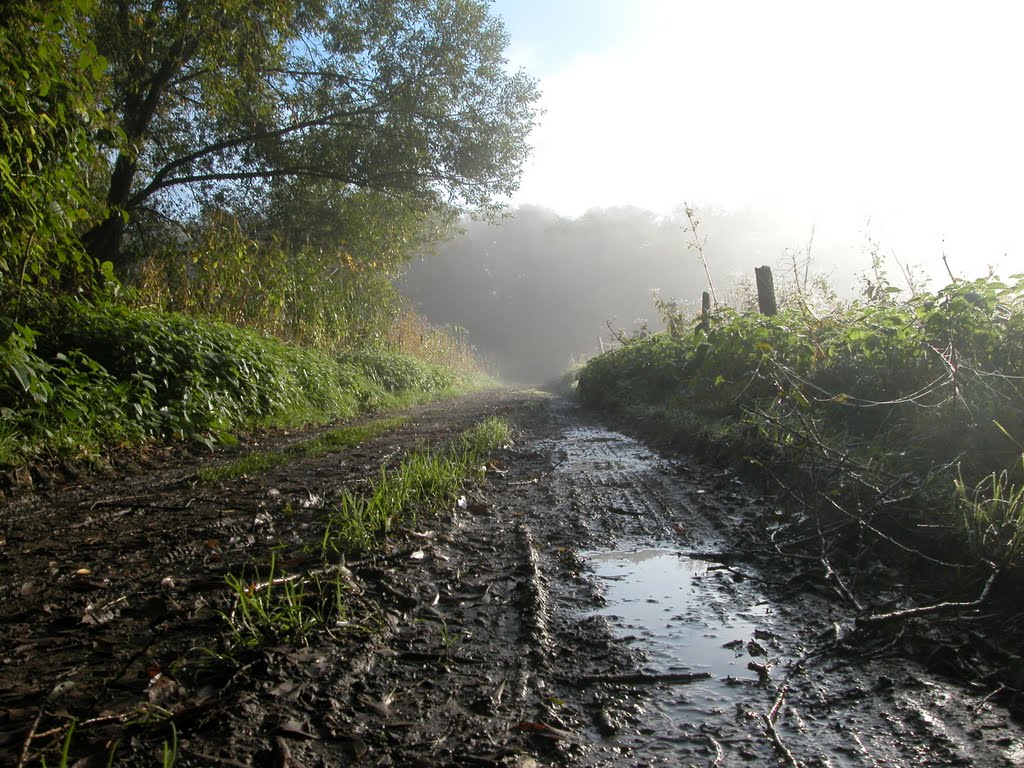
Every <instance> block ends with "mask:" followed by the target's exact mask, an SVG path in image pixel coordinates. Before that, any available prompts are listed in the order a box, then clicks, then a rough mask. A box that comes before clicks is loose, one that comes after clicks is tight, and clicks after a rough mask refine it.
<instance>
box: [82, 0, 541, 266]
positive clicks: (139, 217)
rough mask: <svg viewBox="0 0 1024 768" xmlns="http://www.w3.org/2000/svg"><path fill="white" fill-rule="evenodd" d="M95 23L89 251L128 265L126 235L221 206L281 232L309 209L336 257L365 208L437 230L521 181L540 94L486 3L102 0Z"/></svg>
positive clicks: (310, 235) (315, 230) (311, 233)
mask: <svg viewBox="0 0 1024 768" xmlns="http://www.w3.org/2000/svg"><path fill="white" fill-rule="evenodd" d="M91 23H92V30H93V40H94V41H95V45H96V47H97V49H98V51H99V53H100V54H101V55H103V56H104V57H106V60H107V61H108V62H109V67H108V75H109V81H108V89H107V91H106V95H105V102H106V103H105V105H104V106H105V107H106V109H107V110H108V111H109V112H110V113H111V114H112V115H114V116H115V117H116V121H117V123H118V126H119V132H117V133H111V134H110V135H111V136H116V137H117V140H116V141H114V142H112V143H111V147H110V154H109V159H110V162H109V180H108V182H109V183H108V184H107V190H106V203H107V205H108V209H109V214H108V216H107V217H106V218H105V219H104V220H103V221H102V222H101V223H100V224H98V225H97V226H95V227H93V228H92V229H91V230H90V231H89V232H87V233H86V235H85V237H84V241H85V243H86V244H87V246H88V248H89V250H90V252H91V253H92V254H93V255H94V256H96V257H98V258H101V259H109V260H111V261H113V262H114V263H115V265H117V266H118V267H119V268H121V269H124V268H125V267H127V266H128V265H129V264H130V262H131V258H132V247H131V242H132V241H131V240H129V241H127V242H126V240H125V235H126V234H128V235H131V236H134V237H136V238H138V237H139V236H140V235H142V234H144V233H145V232H146V230H147V228H149V229H150V231H152V228H153V227H154V226H156V227H158V228H159V230H160V231H161V232H163V233H166V232H167V231H168V229H167V226H168V223H171V224H174V223H176V224H182V223H186V222H189V221H194V220H196V219H197V218H199V217H201V216H202V215H203V214H204V213H206V212H208V211H210V210H217V211H221V212H228V213H231V214H233V215H237V216H244V217H246V218H247V219H248V220H249V221H251V222H258V223H260V224H262V226H264V227H266V228H268V229H269V228H270V224H271V223H272V222H274V221H275V220H277V221H280V219H281V211H280V207H281V206H282V205H284V206H288V205H292V206H293V209H294V205H293V203H294V201H295V200H297V199H301V200H302V201H303V209H304V210H305V211H306V219H316V213H315V212H317V211H320V212H322V216H321V223H320V224H319V225H318V226H311V227H309V229H308V231H307V232H306V233H305V234H306V238H305V240H306V244H307V245H309V244H318V243H315V242H312V241H313V240H314V239H316V238H323V240H322V243H323V244H325V245H329V246H330V247H336V246H337V243H338V240H339V238H340V237H342V236H343V233H342V232H340V231H339V228H343V226H344V222H343V221H342V219H340V218H338V217H336V216H335V214H336V213H337V211H338V210H339V209H340V208H344V207H346V206H347V207H348V208H349V209H351V207H352V205H353V203H352V200H353V199H359V200H362V201H365V200H366V199H367V197H366V196H367V195H370V196H371V198H373V199H376V200H377V201H378V202H380V203H382V204H383V203H384V202H385V201H386V202H387V204H388V206H391V207H392V208H394V207H396V206H397V207H399V208H401V209H402V210H404V211H407V212H410V213H411V215H414V216H416V217H417V218H418V219H419V220H425V219H426V218H428V217H429V216H430V215H433V214H435V213H436V212H438V211H448V212H451V211H453V210H459V209H465V208H474V209H480V208H484V209H486V208H488V207H489V206H492V205H493V204H494V203H495V201H496V200H497V199H500V197H501V196H503V195H507V194H509V193H511V192H512V191H514V190H515V188H516V186H517V183H518V177H519V172H520V168H521V165H522V162H523V160H524V159H525V157H526V154H527V152H528V146H527V142H526V139H527V135H528V133H529V131H530V129H531V127H532V124H533V121H534V118H535V116H536V114H537V108H536V101H537V98H538V91H537V88H536V84H535V83H534V81H533V80H532V79H531V78H529V77H528V76H527V75H526V74H525V73H523V72H510V71H509V70H508V68H507V66H506V61H505V59H504V57H503V51H504V48H505V46H506V45H507V42H508V40H507V36H506V34H505V32H504V29H503V26H502V24H501V22H500V20H499V19H497V18H494V17H492V16H491V15H490V14H489V6H488V2H486V0H219V2H217V3H210V2H207V1H206V0H195V1H194V2H193V0H178V2H173V3H172V2H167V1H166V0H98V1H97V2H96V5H95V8H94V11H93V13H92V15H91ZM332 216H335V218H334V219H332V218H331V217H332ZM335 221H337V222H340V223H338V224H334V223H333V222H335Z"/></svg>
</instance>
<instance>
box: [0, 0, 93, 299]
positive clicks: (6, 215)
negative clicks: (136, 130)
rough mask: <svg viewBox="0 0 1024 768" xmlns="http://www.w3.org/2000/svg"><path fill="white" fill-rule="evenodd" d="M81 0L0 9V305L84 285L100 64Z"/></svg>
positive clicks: (28, 0) (16, 2)
mask: <svg viewBox="0 0 1024 768" xmlns="http://www.w3.org/2000/svg"><path fill="white" fill-rule="evenodd" d="M89 5H91V4H90V3H86V2H69V1H68V0H64V1H63V2H46V3H43V2H38V1H37V0H13V2H12V3H9V4H7V6H6V7H5V9H4V10H3V11H2V12H0V22H2V23H0V103H2V104H3V110H0V188H2V190H3V194H0V303H2V304H3V305H5V307H6V308H7V311H10V312H17V311H18V310H19V309H20V307H21V305H22V304H23V302H24V301H25V300H26V294H27V293H31V292H35V291H44V292H47V293H52V291H53V290H54V289H55V288H64V289H67V288H68V287H69V286H70V285H74V284H75V283H79V284H82V283H85V284H88V282H89V280H90V278H91V274H92V265H91V263H90V262H89V260H88V259H87V257H86V256H85V254H84V253H82V251H81V249H80V248H79V246H78V241H77V238H76V236H75V229H74V228H75V227H76V226H78V225H80V224H81V223H82V222H84V221H88V220H89V218H90V217H93V216H96V215H98V214H99V211H100V209H99V206H98V205H97V204H96V199H95V197H94V195H93V193H92V191H91V190H90V189H89V185H88V177H87V175H86V174H85V173H83V170H84V169H86V168H90V167H93V166H95V164H96V163H97V162H98V161H99V154H98V147H97V146H96V145H95V143H94V141H93V132H94V131H95V130H96V129H97V128H98V127H100V126H102V124H103V115H102V114H101V112H100V110H99V108H98V106H97V102H96V100H95V98H94V86H95V81H96V78H97V77H98V76H99V75H101V74H102V70H103V69H104V67H105V62H104V61H103V60H102V59H101V58H100V57H98V56H97V55H96V51H95V47H94V46H93V45H92V44H91V43H90V42H88V41H87V40H86V39H85V36H84V35H85V26H84V16H83V14H84V11H83V8H86V7H88V6H89Z"/></svg>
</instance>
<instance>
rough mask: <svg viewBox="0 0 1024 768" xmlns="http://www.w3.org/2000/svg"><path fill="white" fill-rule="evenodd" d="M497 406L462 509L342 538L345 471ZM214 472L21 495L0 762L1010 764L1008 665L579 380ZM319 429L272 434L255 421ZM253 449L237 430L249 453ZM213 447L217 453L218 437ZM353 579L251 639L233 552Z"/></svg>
mask: <svg viewBox="0 0 1024 768" xmlns="http://www.w3.org/2000/svg"><path fill="white" fill-rule="evenodd" d="M489 415H502V416H505V417H506V418H508V419H509V420H510V421H511V422H512V423H513V424H515V425H516V426H517V434H516V438H515V440H514V443H513V444H512V445H510V446H508V447H506V448H503V449H501V450H498V451H496V452H495V453H494V456H493V461H492V462H491V463H490V469H489V471H488V472H487V473H486V474H485V475H484V477H483V479H481V480H479V481H474V482H472V483H468V484H467V486H466V488H465V489H464V496H463V498H462V499H460V503H459V504H457V505H456V506H454V507H453V508H452V509H451V510H449V511H448V512H447V513H445V514H443V515H441V516H438V517H436V518H432V519H426V520H420V521H419V522H418V524H417V526H416V527H415V528H414V529H411V530H404V531H397V532H393V533H392V535H391V536H390V537H389V539H388V541H387V542H386V543H385V545H384V546H383V548H382V549H381V551H380V552H379V553H377V554H374V555H368V556H364V557H362V558H360V559H357V560H354V559H349V560H347V561H344V562H340V561H339V562H331V563H328V564H326V565H325V564H324V563H323V562H322V560H321V559H320V558H319V557H317V556H315V548H316V544H317V542H318V538H319V537H320V536H322V534H323V519H324V513H325V510H326V509H328V508H329V507H330V505H331V504H332V503H334V501H335V500H336V499H337V497H338V494H339V493H340V492H341V490H342V489H344V488H360V487H365V486H366V485H367V484H368V483H369V482H371V481H372V479H373V478H374V477H375V476H377V475H378V474H379V472H380V468H381V467H382V466H391V465H394V464H395V463H396V462H397V461H399V460H400V458H401V456H403V455H405V454H406V453H407V452H408V451H409V450H411V449H413V448H414V447H416V446H419V445H422V444H424V443H429V444H432V445H440V444H443V443H444V441H445V440H447V439H450V438H451V437H452V436H453V435H455V434H456V433H457V432H458V431H459V430H461V429H464V428H465V427H467V426H469V425H470V424H472V423H474V422H475V421H478V420H479V419H481V418H483V417H485V416H489ZM410 416H411V418H410V421H409V422H408V423H407V424H406V425H405V426H403V427H401V428H399V429H398V430H396V431H395V432H392V433H389V434H387V435H383V436H380V437H378V438H374V439H373V440H370V441H368V442H366V443H364V444H363V445H360V446H358V447H356V448H354V449H351V450H348V451H345V452H341V453H336V454H331V455H328V456H325V457H321V458H317V459H304V460H302V461H298V462H296V463H294V464H290V465H287V466H284V467H280V468H278V469H275V470H273V471H271V472H268V473H266V474H264V475H259V476H255V477H249V478H243V479H242V480H237V481H231V482H224V483H220V484H215V485H212V486H211V485H207V486H202V485H199V484H197V481H196V480H195V474H194V473H195V469H196V468H197V466H198V464H199V462H197V461H196V460H194V459H190V458H188V457H179V458H177V459H174V460H173V461H170V462H168V463H167V464H166V465H165V466H156V467H153V466H151V467H141V466H139V467H136V468H134V469H133V471H131V472H121V473H117V474H114V475H111V476H107V477H104V478H96V477H93V478H85V479H82V480H77V481H67V480H65V481H54V482H53V483H51V484H50V486H49V487H48V488H44V489H40V490H37V491H36V492H34V493H25V494H21V495H19V496H17V497H16V498H14V499H12V500H8V501H7V502H6V504H5V505H4V507H3V509H2V512H0V535H2V538H0V542H2V543H0V575H2V579H0V618H2V625H0V762H2V763H3V764H5V765H38V764H40V761H41V758H43V757H45V758H46V759H47V761H48V763H49V764H50V765H54V764H58V763H59V749H60V746H61V745H62V743H63V742H64V739H65V737H66V736H67V734H68V726H69V724H70V723H71V722H72V721H73V722H75V723H76V725H75V731H74V733H73V734H72V738H71V740H70V744H71V753H72V758H71V760H70V761H69V764H72V765H83V766H86V765H107V764H108V761H109V757H110V755H111V753H113V754H114V760H113V764H114V765H132V766H134V765H139V766H143V765H145V766H151V765H161V764H163V763H162V761H163V760H164V756H165V755H166V754H168V753H169V752H170V753H172V754H173V756H174V760H175V765H178V766H219V765H228V766H292V767H300V766H306V767H308V768H312V767H313V766H344V765H360V766H364V765H365V766H435V765H436V766H448V765H451V766H462V765H465V766H519V767H520V768H527V767H528V766H546V765H566V766H577V765H578V766H640V765H662V764H664V765H685V766H690V765H693V766H732V765H790V766H794V765H802V766H903V765H915V766H950V765H978V766H1003V765H1007V766H1014V765H1024V746H1022V734H1021V730H1020V727H1019V726H1018V724H1017V723H1016V722H1015V721H1014V720H1013V718H1012V717H1011V716H1010V713H1009V712H1008V711H1007V710H1005V709H1003V708H1002V705H1001V704H1000V703H999V699H998V697H995V696H993V695H992V693H993V691H992V689H991V687H985V686H984V685H979V684H975V685H969V684H967V683H964V682H957V681H955V680H953V679H947V678H944V677H941V676H939V675H938V674H936V673H935V672H934V671H933V669H931V668H929V667H928V666H926V665H925V664H923V663H921V661H920V660H919V659H917V658H915V656H914V654H913V653H908V652H907V649H906V648H905V647H904V645H901V643H900V642H899V635H898V633H897V634H893V636H892V637H893V639H892V640H891V641H888V640H883V641H877V642H872V643H865V642H863V641H862V640H861V638H860V637H859V636H858V633H857V629H856V626H855V624H854V622H853V616H854V614H853V613H852V612H851V609H850V608H849V606H846V605H844V604H843V603H842V602H841V601H838V600H836V599H834V595H833V594H831V593H830V592H828V591H827V590H823V589H821V587H820V584H815V583H812V582H810V581H807V582H806V583H805V581H804V580H803V579H802V577H801V575H800V573H799V572H797V573H793V572H791V571H789V570H788V566H787V565H786V564H783V563H778V562H773V561H772V559H771V558H770V557H766V556H764V553H761V554H760V555H759V554H758V553H753V552H752V551H751V549H750V538H751V537H750V531H751V529H752V528H755V529H756V528H757V527H758V526H762V527H763V526H765V525H767V524H768V523H767V522H766V521H771V520H772V519H773V516H775V515H776V514H777V510H776V509H775V508H774V506H773V504H774V502H773V500H772V499H767V498H764V497H763V496H761V495H760V494H759V493H758V492H757V491H755V490H754V489H752V488H751V487H749V486H748V485H745V484H744V483H743V482H742V481H741V480H740V479H739V478H738V477H737V476H736V474H735V472H734V471H733V470H732V469H730V468H727V467H722V466H719V465H713V464H704V463H702V462H701V461H700V460H699V458H697V457H687V456H673V457H665V456H661V455H659V454H657V453H655V452H654V451H652V450H650V449H648V448H646V447H644V446H643V445H642V444H640V443H638V442H637V441H635V440H633V439H631V438H628V437H625V436H623V435H622V434H619V433H617V432H614V431H611V430H609V429H606V428H604V427H602V426H601V425H600V424H598V423H596V422H595V421H594V420H593V419H592V418H590V417H588V416H586V415H585V414H583V413H581V412H579V411H578V410H577V409H576V408H575V407H574V406H572V405H571V404H569V403H567V402H565V401H562V400H559V399H557V398H554V397H551V396H548V395H544V394H541V393H536V392H516V391H509V390H504V391H499V392H492V393H486V394H482V395H476V396H472V397H469V398H465V399H462V400H460V401H457V402H448V403H442V404H437V405H432V406H426V407H422V408H418V409H415V410H413V411H411V412H410ZM297 437H298V436H297V435H290V436H289V435H277V436H264V437H262V438H260V440H261V442H262V443H263V445H261V446H260V447H261V448H262V447H266V444H268V443H270V444H274V443H275V441H276V442H277V443H281V442H283V441H287V440H293V439H296V438H297ZM246 447H251V446H243V447H241V448H239V449H238V450H239V451H241V450H245V448H246ZM224 458H226V456H219V455H218V456H212V457H208V458H205V459H202V460H201V461H202V462H209V461H220V460H223V459H224ZM272 556H273V557H274V558H275V562H277V563H280V564H281V567H284V568H287V569H288V572H289V573H295V574H310V573H312V574H314V575H317V574H318V577H319V578H324V579H328V578H330V579H333V580H334V581H335V582H336V583H337V584H339V585H341V586H342V587H343V589H344V602H345V604H346V606H347V610H346V613H345V615H344V616H343V617H339V618H338V620H337V621H336V622H335V625H334V626H332V627H330V628H329V631H323V632H319V633H315V634H314V635H312V636H311V637H310V639H309V640H308V642H307V643H306V644H302V643H299V644H273V645H264V646H259V647H251V648H249V647H240V646H239V645H238V644H237V643H232V642H231V639H230V637H229V633H228V632H227V631H226V619H225V616H229V615H230V614H231V612H232V611H233V610H237V605H236V603H235V598H234V597H233V595H232V593H231V591H230V590H229V589H228V588H227V586H226V582H225V576H229V575H236V576H237V575H239V574H249V575H250V576H251V575H252V574H253V573H254V570H253V569H254V567H255V566H261V567H265V566H266V564H267V563H268V562H270V559H271V557H272Z"/></svg>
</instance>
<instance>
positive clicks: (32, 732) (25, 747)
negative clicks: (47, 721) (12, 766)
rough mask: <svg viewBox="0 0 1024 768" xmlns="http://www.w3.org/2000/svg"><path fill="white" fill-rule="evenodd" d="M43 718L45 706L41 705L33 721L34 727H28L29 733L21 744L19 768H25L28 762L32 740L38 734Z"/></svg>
mask: <svg viewBox="0 0 1024 768" xmlns="http://www.w3.org/2000/svg"><path fill="white" fill-rule="evenodd" d="M42 719H43V708H42V707H40V708H39V711H38V712H37V713H36V719H35V720H33V721H32V727H31V728H29V729H28V735H27V736H25V742H24V743H23V744H22V745H21V754H20V755H19V756H18V768H25V766H26V765H27V764H28V752H29V749H31V747H32V740H33V739H34V738H35V736H36V729H37V728H38V727H39V721H40V720H42Z"/></svg>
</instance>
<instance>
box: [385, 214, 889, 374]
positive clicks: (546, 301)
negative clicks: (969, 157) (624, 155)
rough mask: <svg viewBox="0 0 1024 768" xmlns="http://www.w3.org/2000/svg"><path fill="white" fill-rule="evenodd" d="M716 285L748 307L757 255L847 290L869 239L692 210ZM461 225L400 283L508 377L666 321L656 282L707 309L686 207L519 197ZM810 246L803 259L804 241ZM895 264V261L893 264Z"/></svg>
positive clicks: (785, 272)
mask: <svg viewBox="0 0 1024 768" xmlns="http://www.w3.org/2000/svg"><path fill="white" fill-rule="evenodd" d="M695 215H696V216H697V219H698V226H697V235H698V236H699V237H700V239H701V242H702V243H704V249H705V254H706V256H707V258H708V262H709V270H710V272H711V276H712V279H713V280H714V282H715V288H716V292H717V294H718V296H719V298H720V299H721V300H723V301H724V302H725V303H727V304H730V305H733V306H739V307H741V308H747V309H749V308H751V300H752V299H753V298H754V292H753V286H752V280H753V274H754V272H753V270H754V267H757V266H761V265H763V264H767V265H770V266H772V267H773V269H774V271H775V274H776V284H777V287H778V288H779V290H780V294H781V293H783V292H784V289H785V286H786V284H787V281H791V280H792V279H793V274H792V273H793V270H794V269H796V270H797V272H798V276H799V279H800V281H801V282H803V281H804V280H805V279H820V280H822V281H824V282H825V283H826V284H828V286H829V287H830V288H831V289H833V290H835V291H836V293H837V294H838V295H839V296H841V297H843V298H848V297H849V296H850V295H851V294H852V293H853V292H854V291H855V290H856V288H857V286H858V285H860V283H861V282H862V280H863V279H864V278H865V277H869V276H870V275H869V273H870V270H871V256H870V253H869V249H870V243H869V242H868V241H867V239H865V241H864V242H863V243H853V244H851V243H843V242H837V241H835V240H833V241H829V240H827V239H825V238H823V237H822V236H820V235H818V236H817V237H816V238H814V240H813V242H812V239H811V238H812V235H813V232H812V231H811V230H808V231H807V232H806V233H804V234H803V238H802V239H798V237H799V236H797V235H795V234H794V232H793V230H792V228H788V229H787V228H785V227H783V226H782V225H780V224H779V223H778V221H777V220H776V219H775V218H773V217H771V216H769V215H768V214H762V213H757V212H753V211H745V212H738V213H727V212H716V211H707V212H705V211H699V210H698V211H696V212H695ZM462 227H463V229H464V232H463V233H462V234H461V235H457V236H455V237H454V238H453V239H451V240H449V241H447V242H443V243H441V244H440V245H439V246H438V252H437V253H436V254H430V255H428V256H425V257H424V258H422V259H420V260H418V261H415V262H414V263H413V264H412V265H411V266H410V267H409V268H408V270H407V272H406V273H405V274H404V275H403V276H402V278H401V280H400V288H401V291H402V292H403V293H404V294H405V295H406V296H408V297H409V298H410V299H411V300H412V301H413V303H414V304H415V305H416V307H417V308H419V309H421V310H422V311H423V313H424V314H425V315H426V316H427V317H428V318H429V319H430V320H431V321H432V322H434V323H436V324H439V325H457V326H460V327H462V328H464V329H465V330H466V331H468V333H469V339H470V341H471V343H472V344H473V345H474V346H475V347H476V348H477V349H478V350H479V351H480V352H481V353H482V354H483V355H484V356H485V357H486V358H488V359H490V360H491V361H492V363H493V364H494V365H495V366H496V368H497V372H498V374H499V375H500V377H501V378H502V379H503V380H506V381H509V382H519V383H529V384H539V383H545V382H549V381H551V380H553V379H556V378H558V377H559V376H561V375H562V374H563V373H564V372H565V371H566V370H567V369H568V368H569V367H570V366H571V365H573V364H574V363H576V362H579V361H580V360H582V359H584V358H586V357H589V356H590V355H592V354H594V353H596V352H599V351H601V349H602V348H603V346H608V345H610V344H611V343H612V342H613V336H612V333H611V331H610V329H609V327H608V324H609V323H610V324H611V328H612V329H615V330H619V331H624V332H626V333H627V334H633V333H636V332H641V331H642V329H643V327H644V326H646V328H647V329H648V330H649V331H650V332H657V331H659V330H662V329H663V323H662V321H661V318H660V317H659V314H658V312H657V311H656V308H655V304H654V300H653V296H652V292H653V291H657V292H658V294H659V297H660V298H661V299H662V300H664V301H673V300H675V301H678V303H679V304H680V305H681V306H682V307H683V308H684V311H687V312H689V314H691V315H692V314H695V313H696V312H698V311H699V309H700V296H701V292H702V291H704V290H707V287H708V285H707V277H706V275H705V273H704V268H703V266H702V265H701V262H700V258H699V254H698V252H697V250H696V248H695V247H694V243H695V241H694V234H693V233H692V232H690V231H689V223H688V222H687V219H686V216H685V215H684V214H683V213H682V212H678V213H676V214H674V215H672V216H658V215H656V214H654V213H652V212H650V211H645V210H642V209H639V208H631V207H622V208H609V209H603V210H594V211H590V212H588V213H587V214H585V215H583V216H580V217H579V218H567V217H562V216H559V215H557V214H556V213H554V212H552V211H550V210H547V209H544V208H540V207H535V206H522V207H520V208H518V209H516V210H515V211H513V212H512V213H511V215H510V216H509V217H507V218H505V219H502V220H500V221H499V222H498V223H496V224H488V223H486V222H482V221H474V220H465V221H463V222H462ZM808 249H810V251H811V256H812V258H811V259H810V262H809V263H808V259H807V252H808ZM893 266H895V265H893Z"/></svg>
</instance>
